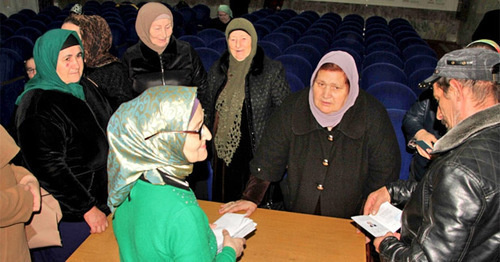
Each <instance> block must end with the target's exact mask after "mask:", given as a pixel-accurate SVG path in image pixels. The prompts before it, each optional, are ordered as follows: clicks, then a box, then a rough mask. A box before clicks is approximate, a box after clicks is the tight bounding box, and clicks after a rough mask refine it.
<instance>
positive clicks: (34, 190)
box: [19, 175, 42, 212]
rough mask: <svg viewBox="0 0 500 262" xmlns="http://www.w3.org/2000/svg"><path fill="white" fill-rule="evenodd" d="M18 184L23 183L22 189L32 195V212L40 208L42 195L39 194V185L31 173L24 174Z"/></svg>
mask: <svg viewBox="0 0 500 262" xmlns="http://www.w3.org/2000/svg"><path fill="white" fill-rule="evenodd" d="M19 184H22V185H24V190H26V191H30V192H31V194H32V195H33V212H37V211H39V210H40V207H41V205H42V202H41V201H42V197H41V195H40V185H39V184H38V180H36V177H35V176H33V175H27V176H24V177H23V178H22V179H21V181H19Z"/></svg>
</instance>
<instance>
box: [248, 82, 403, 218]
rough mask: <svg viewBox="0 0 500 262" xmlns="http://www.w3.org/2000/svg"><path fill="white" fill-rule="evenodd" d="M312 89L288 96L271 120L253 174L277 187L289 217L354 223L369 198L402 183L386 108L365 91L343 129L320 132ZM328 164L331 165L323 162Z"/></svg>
mask: <svg viewBox="0 0 500 262" xmlns="http://www.w3.org/2000/svg"><path fill="white" fill-rule="evenodd" d="M308 94H309V88H306V89H304V90H301V91H299V92H297V93H293V94H292V95H290V96H289V97H288V98H287V99H286V100H285V101H284V102H283V104H282V105H281V107H280V109H279V110H278V111H276V113H275V114H273V116H272V117H271V118H270V119H269V122H268V124H267V127H266V130H265V132H264V136H263V137H262V140H261V144H260V146H259V147H258V149H257V153H256V154H255V156H254V159H253V160H252V162H250V172H251V174H252V175H255V176H256V177H257V178H259V179H262V180H266V181H271V182H274V181H279V180H281V179H282V178H283V173H284V172H285V171H286V172H287V176H286V177H285V178H283V182H282V183H281V191H282V192H283V196H284V200H285V208H286V210H288V211H294V212H300V213H308V214H316V213H317V212H316V211H317V204H318V203H320V206H319V207H318V209H319V211H320V214H321V215H324V216H333V217H342V218H350V217H351V216H353V215H358V214H360V212H361V207H362V204H363V200H364V199H365V198H366V197H367V196H368V194H369V193H370V192H372V191H374V190H376V189H378V188H380V187H382V186H384V185H385V184H387V183H389V182H392V181H395V180H397V179H398V176H399V170H400V166H401V156H400V153H399V146H398V142H397V140H396V135H395V133H394V129H393V127H392V124H391V120H390V119H389V116H388V115H387V111H386V110H385V108H384V107H383V105H382V104H381V103H380V102H379V101H378V100H376V99H375V98H374V97H373V96H371V95H369V94H367V93H366V92H364V91H363V90H359V95H358V97H357V99H356V102H355V103H354V105H353V106H352V107H351V108H350V109H349V110H347V112H346V113H345V114H344V116H343V118H342V120H341V121H340V123H339V124H338V125H337V126H336V127H335V128H334V129H332V131H328V130H327V129H326V128H322V127H321V126H320V125H319V124H318V122H317V121H316V119H315V118H314V116H313V114H312V113H311V109H310V107H309V100H308V97H309V95H308ZM325 160H327V161H325Z"/></svg>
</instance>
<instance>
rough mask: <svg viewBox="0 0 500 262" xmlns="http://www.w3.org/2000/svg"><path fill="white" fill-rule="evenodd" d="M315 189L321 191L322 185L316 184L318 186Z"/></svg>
mask: <svg viewBox="0 0 500 262" xmlns="http://www.w3.org/2000/svg"><path fill="white" fill-rule="evenodd" d="M316 189H318V190H319V191H323V189H325V188H324V187H323V185H322V184H318V185H317V186H316Z"/></svg>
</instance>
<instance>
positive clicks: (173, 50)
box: [140, 35, 177, 59]
mask: <svg viewBox="0 0 500 262" xmlns="http://www.w3.org/2000/svg"><path fill="white" fill-rule="evenodd" d="M140 43H141V44H140V47H141V52H142V55H143V56H144V58H146V59H148V58H156V59H157V58H158V53H157V52H156V51H154V50H153V49H151V48H149V47H148V46H147V45H146V44H144V43H143V42H142V41H140ZM161 54H162V55H164V54H174V55H176V54H177V39H176V38H175V36H173V35H172V36H170V41H169V42H168V45H167V47H166V48H165V50H163V53H161Z"/></svg>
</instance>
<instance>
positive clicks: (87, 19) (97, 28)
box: [65, 14, 118, 68]
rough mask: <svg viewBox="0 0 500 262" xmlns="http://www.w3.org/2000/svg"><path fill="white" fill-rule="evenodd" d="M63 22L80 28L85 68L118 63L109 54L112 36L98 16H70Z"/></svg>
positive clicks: (115, 58) (106, 25)
mask: <svg viewBox="0 0 500 262" xmlns="http://www.w3.org/2000/svg"><path fill="white" fill-rule="evenodd" d="M65 22H70V23H72V24H74V25H77V26H79V27H80V34H81V35H82V44H83V49H84V50H85V66H87V67H93V68H95V67H101V66H104V65H107V64H109V63H112V62H115V61H118V58H117V57H115V56H114V55H112V54H111V53H109V49H110V48H111V45H112V44H113V36H112V34H111V29H110V28H109V25H108V23H107V22H106V20H104V18H102V17H100V16H98V15H78V14H72V15H71V16H69V17H68V18H67V19H66V20H65Z"/></svg>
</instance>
